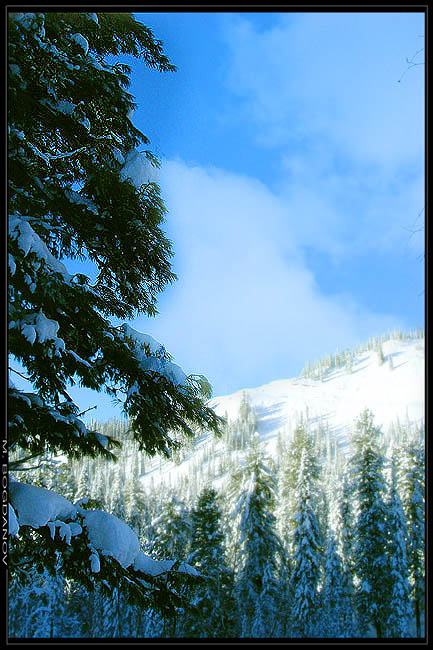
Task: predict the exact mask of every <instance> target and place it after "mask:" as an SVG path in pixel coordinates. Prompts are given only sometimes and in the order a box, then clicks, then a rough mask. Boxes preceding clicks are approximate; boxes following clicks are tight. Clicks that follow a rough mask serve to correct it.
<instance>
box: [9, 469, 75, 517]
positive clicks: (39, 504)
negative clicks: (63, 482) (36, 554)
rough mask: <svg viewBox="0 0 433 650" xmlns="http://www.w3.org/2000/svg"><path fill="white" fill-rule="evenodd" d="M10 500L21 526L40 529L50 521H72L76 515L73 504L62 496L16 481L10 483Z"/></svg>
mask: <svg viewBox="0 0 433 650" xmlns="http://www.w3.org/2000/svg"><path fill="white" fill-rule="evenodd" d="M9 499H10V502H11V505H12V507H13V509H14V510H15V512H16V515H17V518H18V523H19V525H20V526H32V528H39V527H40V526H46V525H47V523H48V522H49V521H51V522H55V521H56V520H57V519H60V520H62V519H67V518H71V519H72V518H73V517H74V516H75V514H76V508H75V507H74V506H73V504H72V503H71V502H70V501H68V500H67V499H65V497H62V496H61V495H60V494H57V493H56V492H52V491H51V490H47V489H46V488H42V487H38V486H36V485H29V484H27V483H19V482H18V481H14V480H11V481H10V483H9Z"/></svg>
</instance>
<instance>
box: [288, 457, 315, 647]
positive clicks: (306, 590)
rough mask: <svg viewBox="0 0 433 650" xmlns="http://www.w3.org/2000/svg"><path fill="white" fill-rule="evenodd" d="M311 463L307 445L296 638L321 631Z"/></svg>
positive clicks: (298, 513)
mask: <svg viewBox="0 0 433 650" xmlns="http://www.w3.org/2000/svg"><path fill="white" fill-rule="evenodd" d="M308 466H309V463H308V451H307V449H306V448H304V449H303V450H302V452H301V459H300V464H299V471H298V481H297V485H296V502H295V503H296V506H295V512H294V515H293V523H292V528H293V542H292V549H293V558H292V564H293V569H292V574H291V590H292V611H291V619H292V630H293V635H294V636H296V637H313V636H315V635H316V634H317V631H318V630H317V622H318V613H319V593H318V586H319V578H320V572H321V565H322V546H321V539H320V533H319V525H318V521H317V517H316V513H315V511H316V507H317V506H316V503H315V501H314V492H313V489H312V481H313V479H312V477H311V475H310V474H309V471H308Z"/></svg>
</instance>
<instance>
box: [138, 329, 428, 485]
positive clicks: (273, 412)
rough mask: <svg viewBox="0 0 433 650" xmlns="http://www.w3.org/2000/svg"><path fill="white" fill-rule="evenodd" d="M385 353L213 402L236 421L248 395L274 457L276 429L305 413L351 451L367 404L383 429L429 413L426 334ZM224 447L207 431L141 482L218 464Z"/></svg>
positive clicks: (393, 342)
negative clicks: (355, 426)
mask: <svg viewBox="0 0 433 650" xmlns="http://www.w3.org/2000/svg"><path fill="white" fill-rule="evenodd" d="M381 353H383V355H382V354H380V355H379V353H378V351H377V350H374V349H373V350H364V351H362V352H359V353H358V354H355V355H352V357H351V361H350V365H347V366H344V367H340V368H328V369H327V370H326V372H324V373H323V375H322V379H321V380H320V379H311V378H309V377H297V378H294V379H281V380H276V381H272V382H270V383H269V384H266V385H264V386H260V387H258V388H247V389H244V390H240V391H238V392H236V393H233V394H232V395H225V396H221V397H215V398H213V399H211V400H210V402H209V405H210V406H211V407H212V408H213V409H214V410H215V412H216V413H217V414H218V415H220V416H222V417H225V418H226V419H227V421H228V423H229V424H230V423H233V422H235V421H236V419H237V418H238V417H239V413H240V409H241V404H242V402H243V401H246V402H247V403H248V405H249V408H250V410H252V411H253V412H255V415H256V418H257V420H256V423H255V430H256V431H257V433H258V434H259V439H260V442H261V444H262V445H263V446H264V447H265V449H266V452H267V453H268V454H269V455H271V456H273V457H275V454H276V453H277V441H278V436H279V435H280V437H282V438H283V439H290V437H291V434H292V433H293V430H294V428H295V426H296V424H297V423H298V422H299V419H300V418H301V417H302V418H303V420H304V422H306V423H308V424H309V426H310V428H311V429H312V430H313V431H317V430H318V429H319V428H320V429H321V430H322V431H327V434H328V433H329V434H330V436H331V438H332V439H333V440H334V441H336V443H337V444H338V447H339V449H340V450H341V451H343V452H345V451H347V449H348V447H349V439H348V436H349V434H350V431H351V430H352V428H353V424H354V421H355V420H356V419H357V418H358V416H359V415H360V414H361V412H362V411H363V410H364V409H365V408H368V409H370V410H371V411H372V412H373V414H374V421H375V424H376V426H379V427H380V428H381V429H382V430H383V432H384V433H387V432H388V431H389V429H390V426H391V425H392V424H394V425H395V424H396V423H397V421H399V422H400V423H404V424H408V423H410V425H412V426H415V425H421V424H422V422H423V420H424V407H425V404H424V374H425V373H424V367H425V349H424V338H407V339H406V340H400V339H390V340H387V341H384V342H383V343H382V344H381ZM380 357H382V358H380ZM209 447H211V450H212V452H211V457H210V458H209ZM206 450H207V452H208V453H207V454H206ZM223 451H224V441H222V440H221V441H215V439H214V438H213V437H211V436H210V435H207V434H204V435H202V436H201V437H200V438H199V439H198V440H197V441H196V443H195V446H194V447H193V448H192V449H189V450H188V451H187V452H186V453H185V455H184V456H183V458H182V460H181V461H179V459H177V462H172V461H161V459H158V460H157V461H154V463H153V465H152V466H151V468H149V469H148V471H147V472H146V474H145V475H144V476H143V477H142V481H143V484H144V485H145V484H146V483H147V482H148V480H149V479H152V481H153V482H155V481H156V482H159V481H163V482H164V483H167V482H168V483H169V484H170V485H175V483H176V481H177V479H178V478H179V477H180V476H182V475H183V474H184V473H187V472H188V471H189V469H190V466H191V463H193V464H196V465H197V464H200V465H203V463H205V464H206V463H208V462H209V463H212V462H213V463H215V462H216V460H217V459H218V457H219V456H221V455H222V454H223Z"/></svg>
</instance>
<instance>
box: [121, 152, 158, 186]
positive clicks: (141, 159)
mask: <svg viewBox="0 0 433 650" xmlns="http://www.w3.org/2000/svg"><path fill="white" fill-rule="evenodd" d="M120 177H121V178H122V180H125V181H126V180H129V181H130V182H131V183H132V184H133V185H134V186H135V187H136V188H137V189H140V187H141V186H142V185H145V184H146V183H156V182H157V180H158V172H157V170H156V168H155V167H153V165H151V164H150V163H149V161H148V160H147V158H146V157H145V156H143V154H140V153H139V152H138V151H137V150H135V149H133V150H132V151H130V152H129V153H128V154H127V156H126V158H125V164H124V166H123V168H122V171H121V174H120Z"/></svg>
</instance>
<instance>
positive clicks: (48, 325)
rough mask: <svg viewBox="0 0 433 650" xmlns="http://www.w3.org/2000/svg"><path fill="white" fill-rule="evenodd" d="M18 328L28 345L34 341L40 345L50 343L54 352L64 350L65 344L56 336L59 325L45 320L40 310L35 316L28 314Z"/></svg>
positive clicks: (53, 321) (50, 320) (49, 319)
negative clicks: (37, 341)
mask: <svg viewBox="0 0 433 650" xmlns="http://www.w3.org/2000/svg"><path fill="white" fill-rule="evenodd" d="M20 328H21V332H22V334H23V335H24V336H25V337H26V339H27V340H28V341H29V343H30V344H32V345H33V343H34V342H35V340H36V337H37V338H38V340H39V341H40V343H45V342H46V341H52V342H53V345H54V348H55V349H56V352H58V351H59V350H64V349H65V342H64V340H63V339H61V338H59V337H58V336H57V332H58V330H59V324H58V322H57V321H55V320H52V319H51V318H47V317H46V316H45V314H44V313H43V311H42V309H40V310H39V312H38V313H37V314H29V315H27V316H25V318H23V320H22V321H20Z"/></svg>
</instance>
